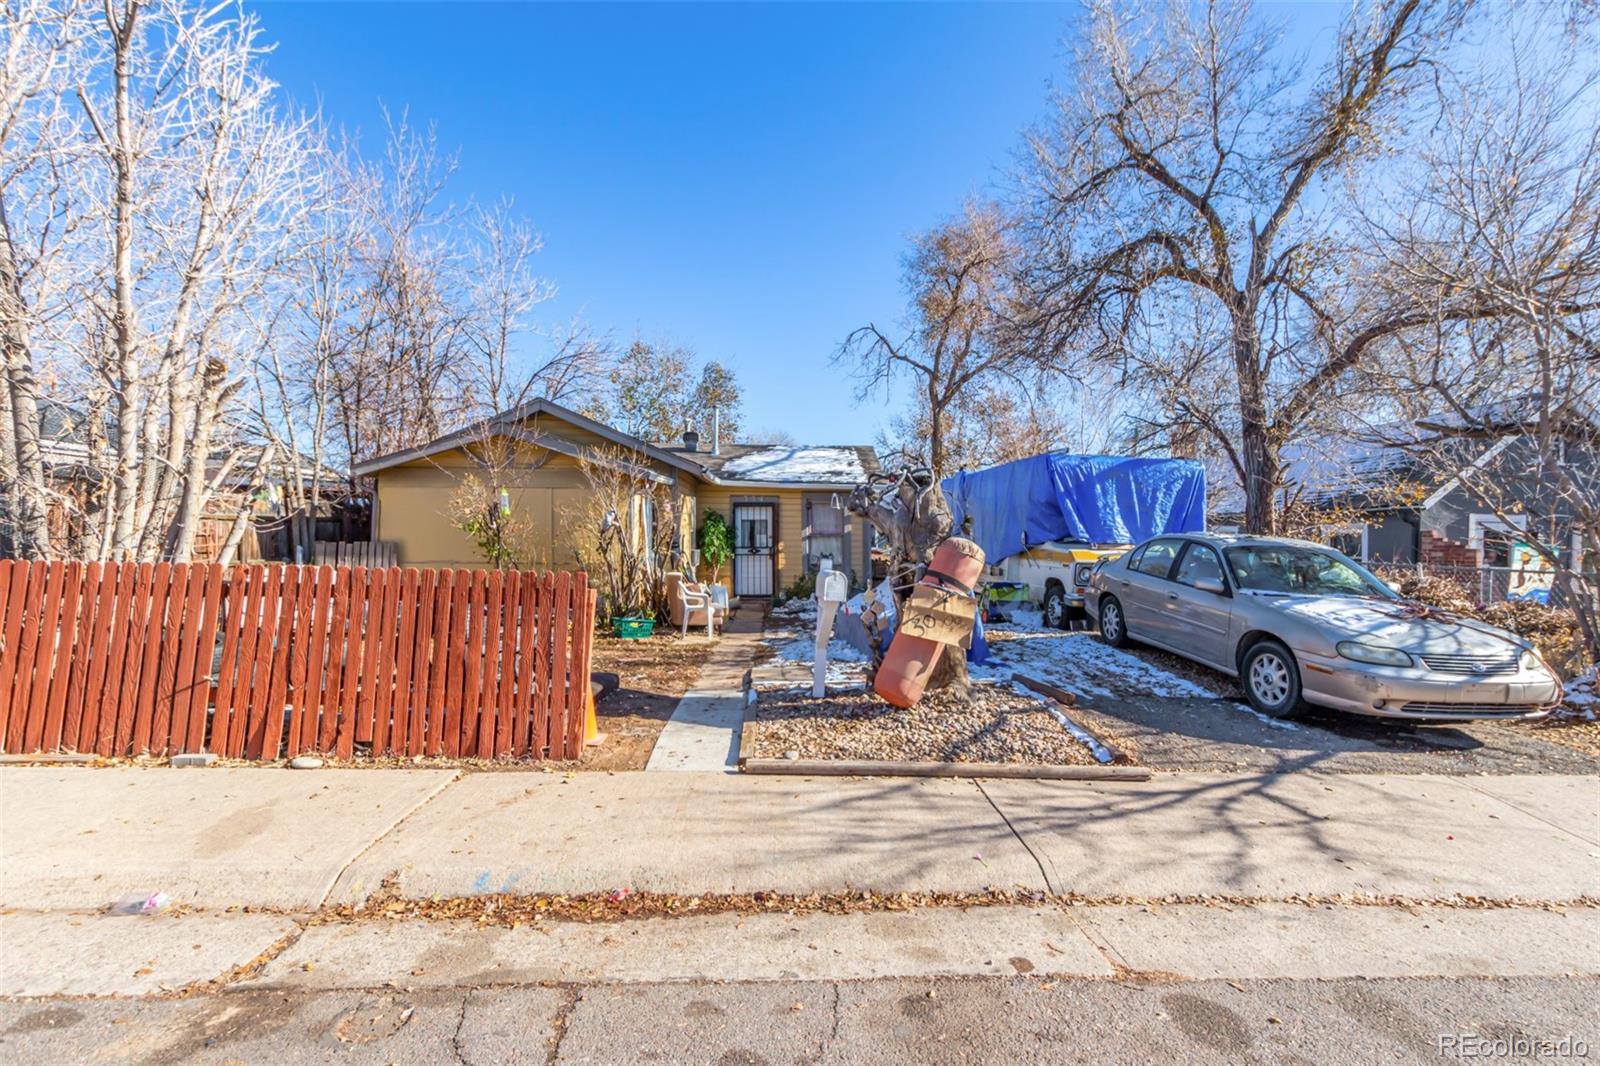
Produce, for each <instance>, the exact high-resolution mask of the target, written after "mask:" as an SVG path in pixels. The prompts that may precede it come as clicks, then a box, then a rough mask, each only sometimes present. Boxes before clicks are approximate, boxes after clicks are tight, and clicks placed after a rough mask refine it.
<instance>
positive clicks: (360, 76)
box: [256, 2, 1075, 443]
mask: <svg viewBox="0 0 1600 1066" xmlns="http://www.w3.org/2000/svg"><path fill="white" fill-rule="evenodd" d="M256 6H257V9H258V10H259V12H260V14H261V17H262V20H263V23H264V29H265V32H266V36H267V37H268V38H269V39H271V40H275V41H277V42H278V46H277V50H276V52H275V53H274V54H273V55H272V56H271V57H270V59H269V60H268V69H269V71H270V72H271V74H272V76H273V77H274V78H275V79H277V80H278V81H279V82H281V83H282V84H283V85H284V86H285V88H286V89H287V90H288V91H289V93H290V94H292V95H293V96H294V97H295V98H296V99H298V100H300V101H303V102H314V101H315V100H316V99H317V98H320V100H321V104H322V107H323V109H324V111H325V113H326V114H327V115H328V116H329V117H330V118H331V119H332V120H333V121H335V122H337V123H341V124H343V125H346V126H347V127H358V128H360V129H361V130H362V131H363V133H364V139H365V141H366V142H367V143H368V145H369V148H371V149H373V150H376V149H377V148H378V137H379V136H380V131H381V127H382V119H381V113H380V110H379V106H380V102H381V103H382V104H383V105H387V106H388V107H389V108H390V110H392V111H399V110H401V109H402V108H409V109H410V114H411V118H412V119H413V121H415V122H417V123H419V124H421V123H426V122H433V123H435V124H436V126H437V129H438V134H439V139H440V142H441V144H443V145H446V146H459V150H460V160H461V165H460V170H459V173H458V176H457V179H456V181H455V183H454V185H453V187H452V189H451V191H450V195H451V197H452V199H457V200H465V199H466V198H467V197H469V196H473V197H478V198H480V199H485V200H493V199H495V198H497V197H499V196H501V195H510V196H512V197H514V198H515V200H516V203H517V205H518V207H519V208H520V209H521V210H522V211H524V212H525V213H526V214H527V215H528V216H529V217H530V218H532V219H533V221H534V223H535V224H536V225H537V227H538V228H539V230H540V231H541V232H542V233H543V235H544V238H545V250H544V252H543V253H542V254H541V257H540V258H541V269H542V271H543V273H544V274H545V275H546V276H547V277H549V278H550V279H551V280H553V281H554V282H555V283H556V284H557V285H558V286H559V289H560V291H559V295H558V297H557V299H556V300H555V301H553V302H552V303H550V304H546V305H545V306H544V308H542V313H543V314H545V315H547V316H548V317H549V319H550V320H551V321H552V322H554V321H564V320H565V319H566V318H568V317H570V316H571V315H572V314H574V313H578V312H582V313H583V315H584V316H585V317H586V318H587V319H588V320H589V321H590V322H591V323H592V324H594V325H596V326H599V327H603V328H609V329H611V330H612V331H614V333H615V334H616V336H617V337H618V338H619V339H621V340H624V341H626V340H628V339H630V338H631V337H632V335H633V334H634V333H635V332H636V331H637V332H638V333H641V334H643V335H644V336H645V337H646V338H659V339H663V340H666V341H669V342H671V343H676V344H682V345H686V346H688V347H690V348H692V349H694V350H695V351H696V352H698V353H699V354H700V355H701V356H702V357H712V358H718V359H722V360H725V361H727V362H728V363H730V364H731V365H732V366H733V367H734V368H735V369H736V371H737V373H738V375H739V378H740V380H741V381H742V382H743V384H744V391H745V397H746V399H745V419H746V423H747V424H748V425H750V426H755V427H762V428H781V429H786V430H788V431H789V432H791V433H793V434H794V435H795V436H796V437H797V438H799V439H801V440H806V441H812V442H818V443H823V442H862V443H867V442H871V441H872V439H873V438H874V436H875V434H876V432H877V430H878V427H879V425H880V423H882V422H883V421H884V420H885V419H886V417H887V414H888V412H887V411H886V410H885V409H884V404H882V403H881V402H880V403H875V404H865V405H861V406H859V407H858V406H857V405H856V404H855V402H854V397H853V388H852V386H851V385H850V384H849V383H848V382H841V381H840V380H839V377H838V373H837V371H835V370H834V369H833V368H832V367H830V365H829V362H828V359H829V355H830V354H831V353H832V351H833V350H834V348H835V347H836V346H837V345H838V343H839V341H840V340H841V339H842V338H843V337H844V335H845V334H846V333H848V332H849V331H850V330H851V329H852V328H854V327H856V326H858V325H862V324H864V323H865V322H867V321H868V320H876V321H878V322H879V323H880V324H882V323H887V322H894V321H897V320H898V319H899V316H900V315H901V313H902V307H903V298H902V295H901V292H900V288H899V274H900V256H901V253H902V251H903V249H904V247H905V241H906V237H907V236H908V235H909V234H911V233H913V232H916V231H918V230H920V229H923V228H926V227H927V226H929V225H931V224H933V223H935V222H937V221H938V220H940V219H941V218H943V217H945V216H946V215H948V214H950V213H952V212H954V211H955V210H957V209H958V208H959V206H960V204H961V201H962V199H963V197H965V196H967V195H969V194H973V193H981V192H983V191H984V190H985V189H986V188H987V187H988V186H989V185H990V184H991V183H992V182H994V181H996V180H998V179H1000V178H1003V176H1004V171H1005V169H1006V168H1007V167H1008V166H1009V165H1010V159H1011V153H1012V151H1013V150H1014V148H1015V146H1016V144H1017V138H1018V134H1019V131H1020V130H1021V128H1022V127H1023V126H1024V125H1025V124H1026V123H1027V122H1029V121H1031V120H1032V119H1033V118H1034V117H1035V116H1036V115H1038V114H1039V113H1040V111H1041V110H1042V108H1043V107H1044V104H1045V100H1046V92H1047V84H1048V81H1049V79H1050V78H1051V76H1052V73H1053V72H1054V70H1055V69H1056V68H1057V67H1058V65H1059V61H1060V56H1061V55H1062V52H1063V46H1062V44H1061V41H1062V38H1063V35H1064V34H1065V32H1066V30H1067V26H1068V22H1069V20H1070V18H1071V17H1072V15H1073V13H1074V11H1075V9H1074V8H1072V7H1069V6H1062V5H1044V4H1007V5H984V6H978V5H916V6H913V5H898V4H895V5H891V4H881V5H870V6H856V5H842V4H827V5H760V6H756V5H733V4H711V5H665V4H645V5H596V4H560V5H534V4H513V3H484V4H479V3H451V4H436V3H350V2H346V3H280V2H263V3H259V4H257V5H256Z"/></svg>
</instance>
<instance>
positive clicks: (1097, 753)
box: [1017, 685, 1114, 763]
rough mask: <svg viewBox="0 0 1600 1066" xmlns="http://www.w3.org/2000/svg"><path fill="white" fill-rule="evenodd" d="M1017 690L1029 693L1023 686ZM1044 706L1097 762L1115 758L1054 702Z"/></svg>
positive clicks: (1108, 749) (1046, 703)
mask: <svg viewBox="0 0 1600 1066" xmlns="http://www.w3.org/2000/svg"><path fill="white" fill-rule="evenodd" d="M1017 690H1018V691H1019V692H1027V691H1028V690H1027V689H1024V688H1023V687H1022V686H1021V685H1018V686H1017ZM1044 706H1045V709H1046V710H1048V711H1049V712H1050V713H1051V714H1052V715H1054V716H1055V720H1056V721H1058V722H1060V723H1061V726H1062V728H1064V729H1065V730H1066V731H1067V732H1068V733H1071V734H1072V739H1073V740H1076V741H1077V742H1078V743H1079V744H1082V745H1083V746H1084V747H1086V748H1088V749H1089V754H1090V755H1093V756H1094V761H1095V762H1098V763H1108V762H1110V761H1111V760H1112V758H1113V757H1114V756H1112V754H1111V749H1110V748H1107V747H1106V746H1105V745H1104V744H1102V743H1100V742H1099V741H1098V740H1096V739H1095V738H1094V736H1093V735H1092V734H1090V733H1089V731H1088V730H1086V729H1084V728H1083V727H1082V726H1080V725H1079V724H1078V723H1077V722H1074V721H1073V720H1072V719H1071V718H1068V717H1067V716H1066V714H1065V712H1063V711H1062V710H1061V708H1060V707H1059V706H1058V705H1057V704H1056V703H1055V701H1054V700H1050V701H1046V702H1045V705H1044Z"/></svg>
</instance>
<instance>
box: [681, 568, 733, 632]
mask: <svg viewBox="0 0 1600 1066" xmlns="http://www.w3.org/2000/svg"><path fill="white" fill-rule="evenodd" d="M678 602H679V603H681V604H683V634H682V635H683V637H684V638H685V639H687V638H688V636H689V616H690V615H691V614H693V613H694V612H696V611H699V610H704V611H705V612H706V639H707V640H712V639H715V637H716V629H715V626H716V623H717V616H718V615H725V614H727V612H728V608H727V607H726V606H725V605H723V604H720V603H718V602H717V601H716V600H715V599H713V598H712V595H711V590H710V589H708V588H706V587H705V586H704V585H701V584H698V583H696V582H693V581H679V582H678Z"/></svg>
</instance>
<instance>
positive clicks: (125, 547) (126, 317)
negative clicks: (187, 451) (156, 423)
mask: <svg viewBox="0 0 1600 1066" xmlns="http://www.w3.org/2000/svg"><path fill="white" fill-rule="evenodd" d="M106 19H107V21H108V22H110V21H111V11H110V8H109V7H108V8H107V10H106ZM137 19H138V5H137V4H136V3H133V2H132V0H130V3H129V5H128V8H127V10H126V13H125V15H124V17H123V20H122V23H121V25H120V26H118V25H116V24H113V25H112V26H111V30H112V36H113V39H114V42H115V46H116V57H115V62H114V63H113V67H112V70H113V81H114V86H115V95H116V141H115V143H113V144H110V145H108V146H107V147H108V148H109V150H110V154H111V165H112V169H113V170H114V171H115V172H116V178H117V180H116V193H115V197H116V218H115V225H114V229H113V237H112V241H113V247H112V272H113V278H114V282H115V290H116V306H115V310H114V312H113V314H112V323H111V324H112V332H113V334H114V338H115V343H116V368H115V377H116V380H117V384H118V386H119V388H118V391H117V470H116V477H115V481H114V490H113V494H112V499H113V500H114V501H115V513H116V524H115V526H114V530H115V532H114V533H113V535H112V539H111V557H112V558H113V559H129V558H131V557H132V556H133V554H134V551H135V549H136V547H137V545H138V540H137V535H136V531H135V528H134V521H135V518H136V517H137V514H138V509H139V495H140V493H139V413H140V412H139V409H140V407H141V405H142V401H143V388H142V384H141V382H140V380H139V344H138V338H137V337H136V335H135V334H136V332H137V328H138V327H137V325H136V324H135V322H134V310H133V210H134V207H133V148H132V142H133V115H132V106H133V105H132V99H131V97H132V84H131V83H132V76H133V75H132V71H131V69H130V59H131V56H132V53H133V39H134V38H133V34H134V24H135V22H136V20H137Z"/></svg>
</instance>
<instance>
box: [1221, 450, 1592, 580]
mask: <svg viewBox="0 0 1600 1066" xmlns="http://www.w3.org/2000/svg"><path fill="white" fill-rule="evenodd" d="M1426 425H1427V423H1426V422H1424V423H1422V424H1421V426H1422V427H1423V428H1421V429H1420V430H1419V431H1418V433H1419V436H1421V435H1423V434H1425V433H1426ZM1449 447H1451V448H1453V449H1456V450H1457V454H1456V456H1455V461H1454V462H1453V463H1451V464H1432V465H1430V464H1428V463H1426V462H1424V461H1423V460H1422V459H1421V458H1420V457H1419V456H1418V455H1417V454H1415V453H1414V451H1413V450H1411V449H1408V448H1405V447H1402V446H1399V445H1390V444H1379V443H1366V442H1360V441H1350V440H1346V441H1340V442H1329V441H1323V442H1319V443H1318V445H1317V446H1316V447H1314V448H1313V447H1301V448H1297V449H1286V450H1285V455H1284V458H1285V463H1286V466H1287V470H1288V478H1287V480H1288V481H1289V482H1290V484H1291V485H1292V486H1294V487H1293V488H1292V489H1290V490H1287V491H1286V492H1285V493H1284V498H1283V500H1282V501H1281V502H1282V503H1283V504H1284V505H1285V506H1292V505H1298V506H1300V507H1304V508H1305V509H1306V510H1308V511H1310V512H1311V513H1312V514H1313V515H1317V514H1321V515H1324V516H1326V519H1327V521H1326V522H1325V523H1324V524H1322V525H1321V526H1320V528H1319V529H1318V531H1317V532H1319V533H1320V536H1319V538H1318V539H1320V540H1322V541H1323V543H1326V544H1328V545H1329V546H1331V547H1334V548H1337V549H1339V550H1340V551H1342V552H1344V553H1345V554H1346V555H1349V556H1350V557H1351V558H1354V559H1359V560H1362V561H1364V562H1368V563H1372V564H1374V565H1381V564H1389V565H1406V566H1416V565H1419V564H1420V565H1421V566H1423V567H1424V568H1427V569H1430V570H1441V571H1447V572H1450V571H1453V572H1457V573H1458V574H1460V575H1461V576H1462V577H1464V578H1468V579H1471V580H1475V581H1477V582H1478V584H1479V585H1480V586H1481V588H1480V594H1481V598H1483V599H1485V600H1489V599H1502V598H1505V597H1507V596H1517V595H1527V594H1530V593H1532V594H1534V595H1539V594H1540V590H1541V589H1548V588H1549V567H1548V563H1547V562H1546V561H1545V560H1543V559H1542V558H1541V557H1540V556H1539V555H1538V554H1537V553H1536V552H1534V551H1533V550H1532V549H1531V548H1530V547H1529V546H1528V544H1527V540H1528V530H1529V525H1528V523H1529V522H1535V523H1538V530H1537V532H1538V534H1539V537H1540V539H1541V540H1543V541H1544V542H1545V543H1552V544H1558V545H1560V546H1561V548H1562V550H1563V551H1564V552H1574V553H1575V552H1578V551H1580V550H1581V544H1580V542H1579V537H1578V535H1577V533H1576V532H1575V530H1574V529H1573V528H1572V526H1571V520H1570V516H1569V515H1566V514H1564V513H1562V510H1561V508H1560V507H1559V506H1558V507H1554V508H1552V507H1551V506H1550V503H1551V501H1549V500H1547V499H1544V498H1541V497H1544V496H1546V495H1548V494H1547V493H1545V492H1544V490H1543V489H1542V488H1541V487H1540V486H1539V484H1538V482H1537V481H1536V478H1535V476H1534V472H1535V471H1536V470H1537V468H1538V456H1537V451H1536V449H1535V447H1534V444H1533V442H1532V441H1530V440H1529V439H1528V438H1527V437H1526V436H1523V435H1520V434H1517V433H1509V434H1507V435H1504V436H1500V437H1498V438H1495V439H1489V440H1483V439H1462V440H1459V441H1454V442H1452V443H1451V444H1450V445H1449ZM1566 459H1567V462H1568V463H1569V464H1572V465H1573V466H1574V467H1575V468H1576V469H1577V471H1578V473H1579V476H1580V477H1582V478H1586V479H1589V480H1591V481H1593V480H1595V479H1600V460H1597V458H1596V457H1595V456H1594V455H1593V454H1590V453H1587V452H1582V451H1581V450H1580V449H1578V448H1576V447H1574V448H1572V449H1570V450H1568V452H1567V457H1566ZM1439 466H1449V467H1452V468H1454V469H1460V470H1467V471H1470V472H1471V473H1470V475H1469V477H1468V478H1467V479H1463V478H1462V477H1460V476H1442V475H1441V474H1440V473H1439V472H1438V469H1437V467H1439ZM1473 479H1482V480H1483V481H1485V482H1487V483H1491V484H1493V485H1494V486H1495V489H1496V491H1497V493H1499V494H1500V496H1501V502H1502V504H1503V503H1504V502H1505V501H1520V503H1521V506H1520V507H1519V508H1516V509H1518V510H1521V511H1522V512H1523V513H1519V514H1506V515H1504V516H1503V517H1502V516H1501V515H1500V514H1497V513H1496V510H1495V508H1494V506H1492V505H1491V504H1490V503H1489V502H1487V501H1486V500H1484V499H1483V498H1482V497H1480V496H1479V495H1477V494H1475V493H1474V492H1473V490H1472V489H1471V488H1470V487H1469V484H1468V483H1467V482H1469V481H1471V480H1473ZM1236 496H1237V493H1236V492H1235V493H1234V494H1232V495H1225V496H1223V497H1222V498H1221V499H1219V500H1217V501H1216V502H1215V503H1214V504H1213V507H1212V525H1213V527H1214V528H1226V527H1228V526H1229V525H1231V524H1234V523H1236V522H1237V521H1238V520H1239V515H1238V514H1237V513H1232V512H1242V504H1241V503H1240V501H1238V500H1237V499H1236V498H1235V497H1236ZM1468 571H1480V573H1479V574H1477V575H1471V574H1469V573H1468Z"/></svg>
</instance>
